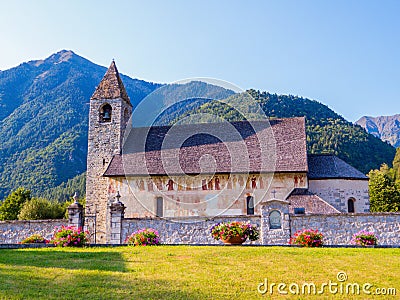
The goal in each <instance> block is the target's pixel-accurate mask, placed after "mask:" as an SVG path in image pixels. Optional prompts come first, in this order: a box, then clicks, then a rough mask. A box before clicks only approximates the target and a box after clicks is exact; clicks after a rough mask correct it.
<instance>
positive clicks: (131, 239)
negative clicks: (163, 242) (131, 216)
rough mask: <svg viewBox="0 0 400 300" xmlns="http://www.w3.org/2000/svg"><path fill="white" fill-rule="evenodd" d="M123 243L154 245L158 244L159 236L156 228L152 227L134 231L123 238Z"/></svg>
mask: <svg viewBox="0 0 400 300" xmlns="http://www.w3.org/2000/svg"><path fill="white" fill-rule="evenodd" d="M125 244H128V245H133V246H154V245H159V244H160V237H159V234H158V232H157V230H154V229H152V228H146V229H141V230H138V231H135V232H134V233H132V234H131V235H130V236H128V237H127V238H126V240H125Z"/></svg>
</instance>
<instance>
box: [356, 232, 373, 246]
mask: <svg viewBox="0 0 400 300" xmlns="http://www.w3.org/2000/svg"><path fill="white" fill-rule="evenodd" d="M351 242H352V244H354V245H358V246H375V245H377V244H378V238H377V237H376V235H375V233H373V232H370V231H366V230H361V231H359V232H357V233H356V234H354V235H353V238H352V240H351Z"/></svg>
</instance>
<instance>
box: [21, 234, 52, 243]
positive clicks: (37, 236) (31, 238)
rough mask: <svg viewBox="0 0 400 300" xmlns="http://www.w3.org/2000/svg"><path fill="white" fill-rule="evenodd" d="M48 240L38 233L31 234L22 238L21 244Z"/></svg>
mask: <svg viewBox="0 0 400 300" xmlns="http://www.w3.org/2000/svg"><path fill="white" fill-rule="evenodd" d="M48 242H49V241H48V240H46V239H45V238H44V237H42V236H41V235H40V234H32V235H31V236H29V237H27V238H26V239H23V240H22V241H21V244H47V243H48Z"/></svg>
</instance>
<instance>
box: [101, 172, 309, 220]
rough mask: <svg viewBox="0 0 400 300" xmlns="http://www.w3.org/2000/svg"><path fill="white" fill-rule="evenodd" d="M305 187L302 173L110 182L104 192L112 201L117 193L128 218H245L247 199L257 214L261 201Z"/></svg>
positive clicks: (146, 178)
mask: <svg viewBox="0 0 400 300" xmlns="http://www.w3.org/2000/svg"><path fill="white" fill-rule="evenodd" d="M307 187H308V186H307V179H306V175H305V174H302V173H288V174H282V173H280V174H261V175H260V174H249V175H246V174H229V175H228V174H227V175H225V174H218V175H213V176H211V175H210V176H206V175H198V176H175V177H174V176H170V177H168V176H152V177H150V176H148V177H129V178H124V179H123V178H116V179H112V178H110V185H109V189H108V192H109V198H110V199H112V198H113V197H114V195H115V194H116V192H117V191H120V194H121V195H122V198H121V201H122V202H123V203H124V204H125V206H126V207H127V209H126V212H125V216H126V217H128V218H129V217H154V216H156V215H159V216H160V217H161V216H162V217H186V216H216V215H237V214H246V213H247V207H246V205H247V204H246V203H248V201H246V198H247V197H253V201H254V204H255V214H257V213H259V207H258V206H257V204H258V203H260V202H261V201H262V200H268V199H273V198H275V199H286V198H287V197H288V196H289V195H290V193H291V192H292V191H293V189H294V188H307ZM157 199H158V200H157ZM160 203H162V204H160ZM160 205H162V207H160ZM160 214H161V215H160Z"/></svg>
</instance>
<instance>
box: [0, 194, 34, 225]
mask: <svg viewBox="0 0 400 300" xmlns="http://www.w3.org/2000/svg"><path fill="white" fill-rule="evenodd" d="M29 200H31V191H29V190H26V189H24V188H22V187H21V188H18V189H16V190H15V191H13V192H12V193H11V194H10V195H8V196H7V198H6V199H5V200H4V201H3V202H2V203H1V205H0V220H1V221H5V220H17V219H18V214H19V213H20V211H21V209H22V207H23V205H24V203H26V202H27V201H29Z"/></svg>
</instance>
